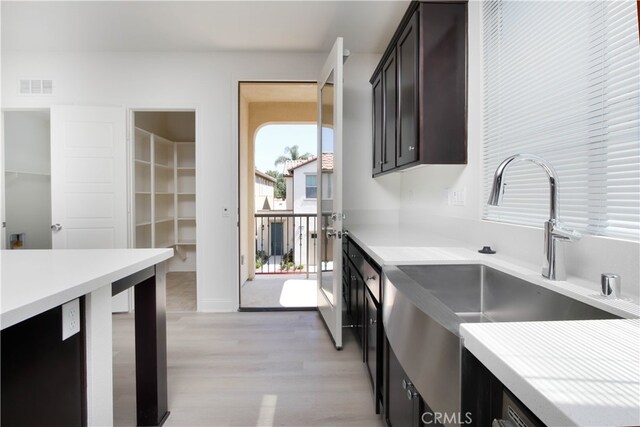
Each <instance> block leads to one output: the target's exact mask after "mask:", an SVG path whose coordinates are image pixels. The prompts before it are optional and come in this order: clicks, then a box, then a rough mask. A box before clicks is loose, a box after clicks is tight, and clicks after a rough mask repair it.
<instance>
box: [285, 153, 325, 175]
mask: <svg viewBox="0 0 640 427" xmlns="http://www.w3.org/2000/svg"><path fill="white" fill-rule="evenodd" d="M316 159H317V157H316V156H313V157H309V158H308V159H306V160H287V162H296V163H295V164H293V165H292V166H290V167H289V168H288V169H285V173H284V175H285V176H291V175H292V173H293V170H294V169H298V168H299V167H301V166H304V165H306V164H308V163H311V162H315V161H316ZM286 164H287V163H285V167H286ZM322 170H323V171H332V170H333V153H322Z"/></svg>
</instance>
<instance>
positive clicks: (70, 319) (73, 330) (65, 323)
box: [62, 298, 80, 341]
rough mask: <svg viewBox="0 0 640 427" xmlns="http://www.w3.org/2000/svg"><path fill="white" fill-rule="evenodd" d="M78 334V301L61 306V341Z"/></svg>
mask: <svg viewBox="0 0 640 427" xmlns="http://www.w3.org/2000/svg"><path fill="white" fill-rule="evenodd" d="M78 332H80V300H79V299H77V298H76V299H74V300H73V301H69V302H68V303H66V304H64V305H63V306H62V341H64V340H66V339H67V338H69V337H70V336H72V335H75V334H77V333H78Z"/></svg>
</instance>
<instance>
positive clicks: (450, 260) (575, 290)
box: [348, 225, 640, 318]
mask: <svg viewBox="0 0 640 427" xmlns="http://www.w3.org/2000/svg"><path fill="white" fill-rule="evenodd" d="M348 229H349V233H350V237H351V238H352V239H353V240H354V241H355V242H356V243H358V245H360V247H361V248H362V249H363V250H364V251H365V252H367V254H369V256H370V257H371V258H372V259H373V260H374V261H375V262H376V263H378V264H379V265H380V266H381V267H384V266H385V265H387V266H388V265H419V264H425V265H426V264H434V265H441V264H482V265H486V266H487V267H491V268H495V269H497V270H500V271H503V272H505V273H507V274H511V275H512V276H515V277H518V278H520V279H523V280H526V281H528V282H531V283H533V284H535V285H538V286H542V287H544V288H547V289H551V290H553V291H555V292H558V293H560V294H563V295H566V296H568V297H571V298H574V299H576V300H578V301H581V302H584V303H586V304H590V305H593V306H595V307H598V308H600V309H602V310H606V311H608V312H610V313H613V314H615V315H617V316H620V317H624V318H637V317H640V305H639V304H638V302H637V301H630V300H625V299H608V298H604V297H602V296H601V295H600V285H599V283H596V282H590V281H587V280H584V279H581V278H578V277H568V278H567V281H550V280H547V279H545V278H543V277H542V274H541V270H542V264H540V265H534V264H530V263H526V262H522V261H520V260H516V259H513V258H510V257H507V256H504V255H501V254H500V253H497V254H494V255H487V254H481V253H479V252H478V249H480V248H477V247H472V246H471V245H469V244H468V243H467V242H461V241H458V240H452V239H448V238H445V237H442V236H438V235H435V234H430V233H425V232H420V231H416V230H415V229H414V228H410V227H401V226H397V225H363V226H350V227H348ZM541 252H542V249H541ZM541 255H542V254H541Z"/></svg>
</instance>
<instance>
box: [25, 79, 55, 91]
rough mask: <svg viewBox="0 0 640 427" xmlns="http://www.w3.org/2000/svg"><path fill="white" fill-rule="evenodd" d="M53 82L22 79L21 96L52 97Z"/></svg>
mask: <svg viewBox="0 0 640 427" xmlns="http://www.w3.org/2000/svg"><path fill="white" fill-rule="evenodd" d="M52 94H53V80H50V79H20V95H52Z"/></svg>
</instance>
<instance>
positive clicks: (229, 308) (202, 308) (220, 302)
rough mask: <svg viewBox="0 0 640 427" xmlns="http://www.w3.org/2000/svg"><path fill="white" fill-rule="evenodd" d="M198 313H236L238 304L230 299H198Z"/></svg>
mask: <svg viewBox="0 0 640 427" xmlns="http://www.w3.org/2000/svg"><path fill="white" fill-rule="evenodd" d="M198 311H199V312H203V313H231V312H234V311H238V303H237V302H236V301H234V300H233V299H231V298H202V299H198Z"/></svg>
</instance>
